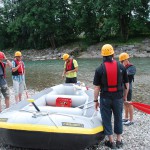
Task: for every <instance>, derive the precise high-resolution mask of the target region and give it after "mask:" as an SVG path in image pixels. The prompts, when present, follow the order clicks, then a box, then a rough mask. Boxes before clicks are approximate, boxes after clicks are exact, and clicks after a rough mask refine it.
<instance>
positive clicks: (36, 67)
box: [7, 58, 150, 90]
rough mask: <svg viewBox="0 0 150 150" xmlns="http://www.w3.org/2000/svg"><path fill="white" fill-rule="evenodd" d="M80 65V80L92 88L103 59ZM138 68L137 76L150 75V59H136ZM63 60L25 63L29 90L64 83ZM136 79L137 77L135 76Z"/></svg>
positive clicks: (9, 79)
mask: <svg viewBox="0 0 150 150" xmlns="http://www.w3.org/2000/svg"><path fill="white" fill-rule="evenodd" d="M77 61H78V65H79V72H78V80H79V81H82V82H84V83H85V84H86V85H89V86H92V82H93V76H94V72H95V69H96V68H97V67H98V66H99V65H100V64H101V62H102V60H101V59H77ZM131 61H132V63H133V64H134V65H135V66H136V68H137V74H136V75H137V76H142V75H148V76H149V75H150V58H134V59H132V60H131ZM63 64H64V62H63V60H44V61H25V66H26V85H27V88H32V89H35V90H42V89H44V88H47V87H50V86H53V85H56V84H60V83H64V81H65V80H63V79H62V78H61V75H62V71H63ZM135 78H136V76H135ZM7 81H8V84H9V85H10V86H11V85H12V80H11V73H10V70H7Z"/></svg>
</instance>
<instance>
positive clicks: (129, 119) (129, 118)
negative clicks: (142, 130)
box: [119, 53, 136, 126]
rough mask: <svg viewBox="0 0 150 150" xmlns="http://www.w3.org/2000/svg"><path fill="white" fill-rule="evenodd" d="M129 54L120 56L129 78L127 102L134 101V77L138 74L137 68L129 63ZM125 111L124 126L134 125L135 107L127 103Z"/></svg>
mask: <svg viewBox="0 0 150 150" xmlns="http://www.w3.org/2000/svg"><path fill="white" fill-rule="evenodd" d="M129 58H130V57H129V54H128V53H121V54H120V55H119V61H120V62H121V63H122V64H123V65H124V66H125V68H126V70H127V74H128V78H129V92H128V96H127V101H129V102H130V101H131V100H132V82H133V81H134V75H135V74H136V67H135V66H134V65H133V64H131V63H130V61H129ZM124 110H125V118H124V119H123V120H122V121H123V124H124V125H127V126H129V125H132V124H134V122H133V111H134V109H133V106H132V105H131V104H130V103H128V104H127V103H125V105H124Z"/></svg>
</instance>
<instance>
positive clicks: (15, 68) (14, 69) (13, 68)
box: [12, 62, 21, 72]
mask: <svg viewBox="0 0 150 150" xmlns="http://www.w3.org/2000/svg"><path fill="white" fill-rule="evenodd" d="M14 63H15V62H14ZM20 66H21V62H20V63H19V65H18V66H17V67H15V64H12V72H15V71H17V70H18V68H19V67H20Z"/></svg>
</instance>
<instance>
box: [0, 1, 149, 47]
mask: <svg viewBox="0 0 150 150" xmlns="http://www.w3.org/2000/svg"><path fill="white" fill-rule="evenodd" d="M149 14H150V6H149V0H143V1H136V0H127V1H125V0H116V1H114V0H107V1H106V0H101V1H99V0H69V1H68V0H2V4H1V5H0V49H6V48H18V49H44V48H48V47H51V48H52V49H55V48H56V47H59V46H62V45H64V44H67V43H72V42H76V41H79V42H80V41H84V43H86V44H85V45H90V44H94V43H97V42H101V41H104V40H105V41H110V40H112V39H116V40H117V41H119V42H121V43H123V42H129V41H130V39H131V37H133V38H135V37H140V36H141V35H144V36H145V35H146V36H147V33H150V18H149ZM148 36H149V35H148ZM83 47H84V45H83Z"/></svg>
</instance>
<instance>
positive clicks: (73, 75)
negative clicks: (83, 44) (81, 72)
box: [62, 54, 78, 83]
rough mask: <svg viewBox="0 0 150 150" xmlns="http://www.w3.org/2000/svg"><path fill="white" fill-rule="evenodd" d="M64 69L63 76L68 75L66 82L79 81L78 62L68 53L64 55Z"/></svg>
mask: <svg viewBox="0 0 150 150" xmlns="http://www.w3.org/2000/svg"><path fill="white" fill-rule="evenodd" d="M63 60H64V61H65V63H64V70H63V73H62V78H64V77H66V81H65V83H77V72H78V63H77V61H76V60H75V59H73V58H70V56H69V55H68V54H64V55H63Z"/></svg>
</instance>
